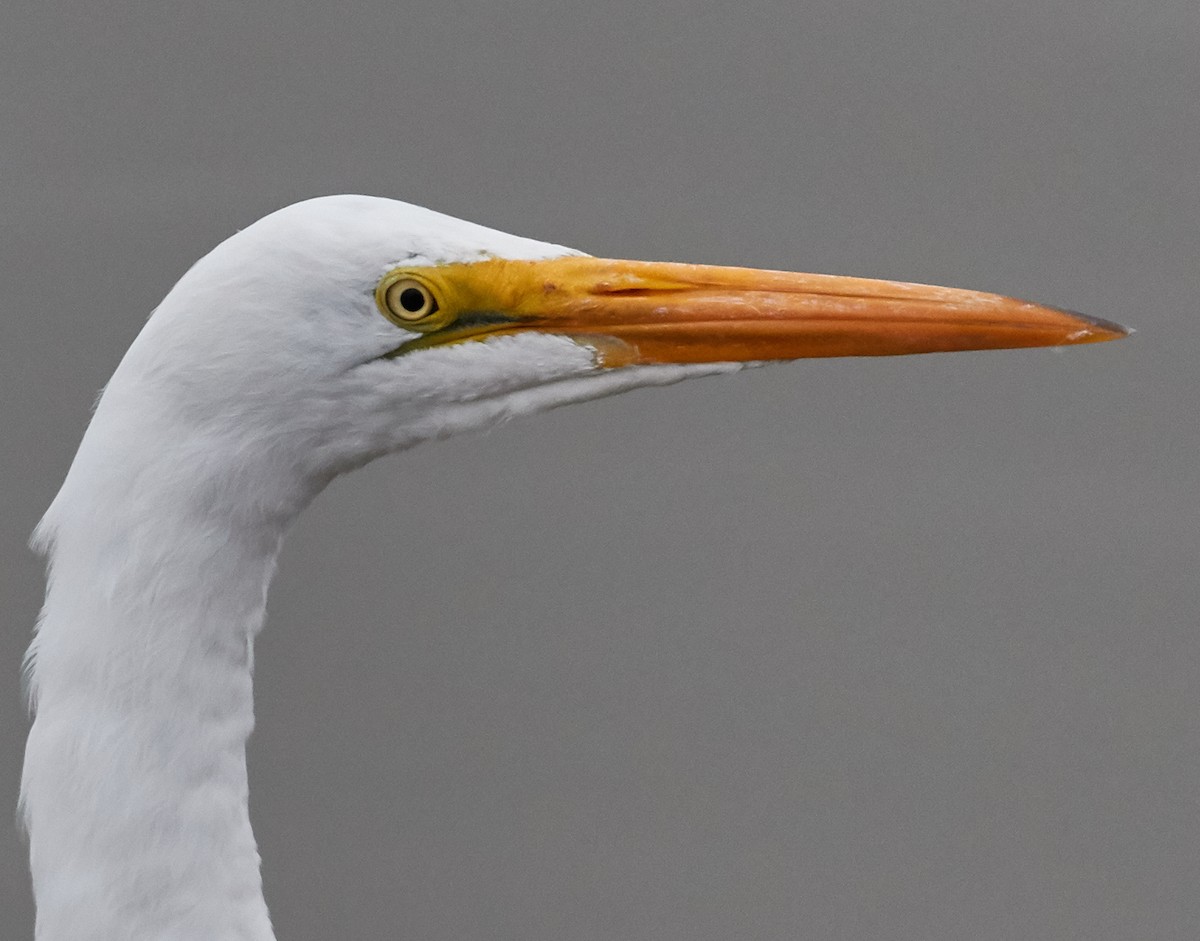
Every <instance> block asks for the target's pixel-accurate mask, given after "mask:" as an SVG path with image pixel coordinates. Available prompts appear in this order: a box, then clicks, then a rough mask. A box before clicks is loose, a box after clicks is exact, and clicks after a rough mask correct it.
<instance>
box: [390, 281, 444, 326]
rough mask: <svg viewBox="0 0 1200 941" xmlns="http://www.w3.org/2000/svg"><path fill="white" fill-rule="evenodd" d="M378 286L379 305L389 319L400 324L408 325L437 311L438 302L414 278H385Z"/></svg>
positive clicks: (430, 292) (427, 289)
mask: <svg viewBox="0 0 1200 941" xmlns="http://www.w3.org/2000/svg"><path fill="white" fill-rule="evenodd" d="M380 287H381V288H382V290H381V291H379V292H378V294H377V296H378V297H379V300H380V302H381V303H380V305H379V306H380V307H382V308H383V312H384V313H385V314H387V315H388V317H389V319H391V320H393V321H394V322H396V323H398V324H400V325H401V326H409V325H411V324H414V323H416V322H418V321H422V320H425V319H426V318H427V317H431V316H432V315H433V314H435V313H437V310H438V303H437V299H436V298H435V297H434V296H433V292H432V291H430V290H429V288H427V287H426V286H425V285H424V284H422V283H421V282H420V281H417V280H416V279H415V278H398V279H396V280H394V281H391V280H390V279H389V280H385V282H384V283H383V284H381V285H380Z"/></svg>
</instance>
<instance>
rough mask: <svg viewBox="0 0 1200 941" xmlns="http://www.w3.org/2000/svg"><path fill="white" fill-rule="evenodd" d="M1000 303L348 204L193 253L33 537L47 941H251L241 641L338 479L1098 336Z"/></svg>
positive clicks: (247, 659) (34, 759)
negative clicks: (688, 408) (580, 422)
mask: <svg viewBox="0 0 1200 941" xmlns="http://www.w3.org/2000/svg"><path fill="white" fill-rule="evenodd" d="M1125 332H1126V331H1125V330H1124V329H1123V328H1121V327H1119V326H1117V325H1116V324H1111V323H1106V322H1104V321H1099V320H1094V319H1091V318H1087V317H1083V316H1080V315H1078V314H1072V313H1068V312H1065V311H1060V310H1055V309H1052V308H1047V307H1040V306H1037V305H1034V304H1029V303H1024V302H1021V301H1015V300H1010V299H1007V298H1002V297H997V296H994V295H988V294H981V293H977V292H972V291H960V290H954V289H950V288H942V287H929V286H922V285H914V284H901V283H894V282H886V281H869V280H863V279H855V278H839V277H831V276H822V275H809V274H792V273H782V272H771V271H754V270H748V269H739V268H718V267H708V266H699V265H682V264H655V263H648V262H634V261H612V260H601V259H596V258H591V257H588V256H585V255H582V254H580V253H578V252H575V251H572V250H569V249H566V248H562V247H560V246H557V245H551V244H547V243H544V242H538V241H532V240H529V239H524V238H518V237H516V236H511V235H506V234H503V233H501V232H496V231H493V230H490V229H486V228H482V227H480V226H477V225H473V224H471V223H467V222H463V221H460V220H457V219H453V218H450V217H447V216H444V215H440V214H438V213H435V212H431V211H429V210H425V209H420V208H418V207H415V206H411V205H407V204H405V203H400V202H395V201H392V200H386V199H376V198H369V197H363V196H335V197H326V198H322V199H315V200H311V201H308V202H304V203H299V204H297V205H295V206H291V207H289V208H286V209H283V210H280V211H279V212H276V213H274V214H272V215H269V216H267V217H266V218H264V219H262V220H260V221H259V222H257V223H255V224H254V225H252V226H250V227H249V228H247V229H245V230H244V231H242V232H240V233H238V234H237V235H235V236H233V237H232V238H230V239H228V240H227V241H225V242H224V243H222V244H221V245H219V246H218V247H217V248H215V249H214V250H213V251H212V252H211V253H209V254H208V255H207V256H205V257H204V258H203V259H201V260H200V261H199V262H197V263H196V265H195V266H194V267H192V269H191V270H190V271H188V272H187V273H186V274H185V275H184V276H183V277H182V278H181V279H180V280H179V283H178V284H177V285H176V286H175V287H174V288H173V289H172V291H171V292H170V293H169V294H168V295H167V297H166V298H165V299H164V300H163V302H162V304H161V305H160V306H159V307H158V309H157V310H156V311H155V312H154V314H153V316H152V317H151V318H150V320H149V322H148V323H147V324H146V326H145V328H144V329H143V330H142V332H141V334H140V335H139V336H138V338H137V339H136V340H135V341H134V343H133V345H132V346H131V347H130V349H129V351H128V353H127V354H126V355H125V357H124V359H123V360H122V361H121V364H120V366H119V367H118V368H117V371H116V373H115V374H114V375H113V377H112V380H111V381H110V382H109V384H108V386H107V388H106V389H105V391H104V394H103V396H102V398H101V399H100V401H99V404H98V406H97V408H96V412H95V416H94V418H93V419H92V422H91V425H90V427H89V428H88V430H87V433H86V434H85V436H84V438H83V442H82V444H81V445H80V448H79V452H78V454H77V455H76V457H75V461H74V463H73V464H72V466H71V469H70V472H69V473H68V474H67V477H66V480H65V482H64V484H63V486H62V489H61V490H60V492H59V493H58V496H57V497H56V498H55V500H54V502H53V504H52V505H51V506H50V508H49V510H48V511H47V513H46V515H45V518H44V519H43V520H42V522H41V524H40V525H39V527H38V529H37V532H36V533H35V537H34V542H35V545H36V547H37V548H38V549H40V550H41V551H43V552H45V553H46V554H47V556H48V559H49V566H48V568H49V576H48V588H47V593H46V601H45V606H44V608H43V610H42V615H41V619H40V623H39V628H38V631H37V634H36V638H35V640H34V643H33V645H32V647H31V649H30V654H29V660H28V678H29V688H30V696H31V702H32V705H33V708H34V710H35V719H34V722H33V726H32V730H31V732H30V735H29V741H28V746H27V749H26V756H25V767H24V776H23V780H22V805H23V812H24V815H25V821H26V823H27V827H28V832H29V838H30V856H31V867H32V873H33V886H34V892H35V895H36V899H37V938H38V939H39V941H89V939H90V941H117V939H122V941H148V939H171V941H232V939H239V941H267V939H271V938H272V937H273V934H272V929H271V924H270V921H269V918H268V914H267V907H266V904H265V903H264V901H263V896H262V891H261V882H260V877H259V857H258V852H257V849H256V846H255V842H254V836H253V834H252V832H251V829H250V820H249V817H248V814H247V779H246V763H245V742H246V738H247V736H248V735H249V733H250V730H251V727H252V725H253V723H254V715H253V703H252V698H251V674H252V665H253V644H254V638H255V635H256V634H257V632H258V630H259V628H260V626H261V624H262V620H263V612H264V603H265V600H266V593H267V586H268V583H269V582H270V579H271V575H272V572H273V570H274V567H275V558H276V554H277V552H278V550H279V545H280V540H281V539H282V538H283V535H284V532H285V531H286V530H287V528H288V525H289V524H290V523H291V522H292V520H293V519H295V517H296V515H297V514H298V513H299V512H300V511H301V510H303V509H304V507H305V506H306V505H307V504H308V502H309V501H310V500H312V499H313V497H314V496H315V495H316V494H317V493H318V492H319V491H320V490H321V489H322V488H323V487H324V486H325V485H326V484H327V483H328V482H329V481H330V480H331V479H332V478H333V477H335V476H336V475H338V474H340V473H343V472H345V471H348V470H350V469H352V468H354V467H357V466H359V465H362V464H364V463H365V462H367V461H369V460H371V459H372V458H375V457H378V456H379V455H382V454H385V453H388V452H391V451H396V450H400V449H403V448H407V447H410V446H412V445H414V444H417V443H418V442H421V441H425V440H427V439H431V438H442V437H445V436H447V435H452V434H455V433H457V432H460V431H467V430H470V429H478V428H483V427H486V426H489V425H492V424H494V423H496V422H498V421H500V420H502V419H505V418H508V417H511V416H516V415H525V414H529V413H533V412H538V411H542V410H544V409H549V408H553V407H556V406H559V405H565V404H567V403H570V402H579V401H583V400H587V399H594V398H598V397H600V396H605V395H611V394H613V393H616V392H621V391H624V390H626V389H633V388H636V387H640V386H652V385H665V384H668V383H673V382H677V381H679V380H681V379H685V378H688V377H692V376H704V375H711V374H714V373H725V372H731V371H734V370H736V369H739V368H741V367H742V366H743V365H744V364H746V363H748V362H754V361H762V360H779V359H792V358H796V357H806V356H845V355H884V354H896V353H918V352H930V351H945V350H967V349H986V348H999V347H1022V346H1044V345H1056V344H1073V343H1090V342H1096V341H1101V340H1109V339H1113V338H1116V337H1120V336H1123V335H1124V334H1125Z"/></svg>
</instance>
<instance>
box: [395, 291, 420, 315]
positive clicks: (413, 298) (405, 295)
mask: <svg viewBox="0 0 1200 941" xmlns="http://www.w3.org/2000/svg"><path fill="white" fill-rule="evenodd" d="M400 306H401V307H403V308H404V309H405V310H406V311H408V312H409V313H410V314H415V313H416V312H417V311H419V310H420V309H421V308H422V307H424V306H425V292H424V291H422V290H421V289H420V288H405V289H404V290H403V291H401V292H400Z"/></svg>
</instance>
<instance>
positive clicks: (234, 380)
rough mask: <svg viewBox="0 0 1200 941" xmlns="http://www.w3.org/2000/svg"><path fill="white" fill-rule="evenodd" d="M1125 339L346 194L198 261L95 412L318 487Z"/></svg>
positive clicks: (1007, 312) (867, 286) (1041, 310)
mask: <svg viewBox="0 0 1200 941" xmlns="http://www.w3.org/2000/svg"><path fill="white" fill-rule="evenodd" d="M1123 333H1124V331H1123V330H1122V329H1121V328H1119V327H1117V326H1116V325H1113V324H1108V323H1105V322H1102V321H1096V320H1092V319H1089V318H1085V317H1082V316H1079V315H1075V314H1070V313H1067V312H1064V311H1059V310H1055V309H1053V308H1046V307H1040V306H1037V305H1034V304H1029V303H1025V302H1021V301H1015V300H1011V299H1008V298H1001V297H998V296H995V295H989V294H982V293H978V292H973V291H961V290H955V289H950V288H940V287H930V286H924V285H913V284H903V283H897V282H887V281H869V280H864V279H858V278H840V277H832V276H825V275H805V274H792V273H785V272H768V271H755V270H749V269H740V268H717V267H712V266H700V265H683V264H659V263H651V262H631V261H613V260H605V259H595V258H591V257H588V256H585V255H582V254H580V253H578V252H576V251H573V250H571V249H567V248H563V247H562V246H558V245H553V244H549V243H545V242H538V241H534V240H531V239H525V238H519V237H516V236H512V235H507V234H504V233H501V232H497V231H494V230H492V229H487V228H484V227H482V226H478V225H474V224H471V223H468V222H464V221H461V220H458V219H453V218H450V217H448V216H444V215H441V214H439V213H435V212H431V211H429V210H426V209H421V208H418V207H415V206H411V205H408V204H406V203H401V202H396V201H393V200H387V199H377V198H372V197H365V196H333V197H325V198H321V199H314V200H310V201H307V202H303V203H299V204H296V205H294V206H291V207H288V208H286V209H283V210H280V211H279V212H276V213H274V214H272V215H269V216H267V217H266V218H264V219H262V220H260V221H259V222H257V223H255V224H254V225H252V226H250V227H249V228H247V229H245V230H244V231H242V232H239V233H238V234H237V235H235V236H233V237H232V238H230V239H228V240H227V241H225V242H224V243H222V244H221V245H219V246H218V247H217V248H216V249H214V250H213V251H212V252H211V253H209V254H208V255H207V256H206V257H205V258H203V259H201V260H200V261H199V262H198V263H197V264H196V265H195V266H194V267H193V268H192V269H191V270H190V271H188V272H187V274H185V275H184V277H183V278H182V279H181V280H180V281H179V283H178V284H177V285H176V286H175V288H174V289H173V290H172V291H171V293H170V294H169V295H168V296H167V298H166V299H165V300H164V301H163V303H162V305H161V306H160V307H159V309H158V310H157V311H156V312H155V314H154V316H153V317H152V318H151V320H150V323H149V324H148V325H147V327H146V329H145V330H144V331H143V333H142V335H141V336H140V337H139V338H138V340H137V341H136V343H135V344H134V346H133V347H132V348H131V350H130V352H129V354H128V356H127V357H126V361H125V362H124V363H123V364H122V366H121V368H120V370H118V373H117V375H116V376H114V378H113V382H112V384H111V385H110V387H109V390H108V392H107V394H106V396H105V399H104V402H103V403H102V405H101V408H102V409H104V408H106V407H107V405H108V404H109V402H110V400H114V401H117V400H120V399H121V398H123V397H125V396H127V395H137V396H138V397H139V399H140V400H141V403H142V404H141V407H140V408H139V409H134V410H132V412H131V414H133V415H136V416H138V420H140V421H143V422H145V421H153V420H154V416H155V415H156V414H157V415H160V416H161V417H162V418H163V422H162V424H161V425H160V426H159V427H160V430H161V429H170V434H171V435H172V436H175V437H179V436H181V435H183V436H188V435H190V436H191V441H192V445H193V447H194V448H195V450H196V453H197V456H198V459H201V460H211V459H214V458H212V457H211V455H218V454H219V455H222V456H223V459H224V460H230V459H233V460H242V461H246V462H251V461H257V462H262V461H266V462H268V463H269V464H271V465H273V468H274V472H276V473H280V474H284V475H288V474H291V475H299V476H300V477H302V478H305V479H308V478H311V479H312V480H318V481H323V480H327V479H328V478H329V477H331V476H332V475H334V474H336V473H338V472H340V471H342V470H345V469H347V468H349V467H353V466H356V465H357V464H360V463H363V462H365V461H367V460H369V459H370V458H372V457H374V456H376V455H379V454H382V453H385V452H387V451H390V450H395V449H398V448H402V447H405V446H408V445H410V444H413V443H415V442H418V441H421V440H425V439H429V438H437V437H444V436H446V435H449V434H453V433H456V432H459V431H464V430H470V429H473V428H480V427H486V426H488V425H490V424H493V423H495V422H497V421H500V420H503V419H505V418H508V417H511V416H515V415H520V414H526V413H530V412H535V411H540V410H544V409H547V408H551V407H554V406H556V405H561V404H565V403H568V402H574V401H580V400H584V399H591V398H597V397H600V396H603V395H608V394H612V393H614V392H618V391H622V390H625V389H630V388H634V387H638V386H645V385H656V384H665V383H670V382H674V381H677V380H679V379H683V378H687V377H690V376H696V375H705V374H711V373H717V372H727V371H730V370H734V369H738V368H740V367H741V366H743V365H745V364H746V363H749V362H759V361H766V360H782V359H794V358H800V357H807V356H840V355H886V354H898V353H917V352H930V351H945V350H965V349H986V348H994V347H1015V346H1044V345H1057V344H1067V343H1086V342H1094V341H1098V340H1106V339H1112V338H1114V337H1117V336H1121V335H1123ZM215 436H219V437H221V438H222V439H223V441H222V445H221V447H219V448H218V447H215V446H213V442H212V440H211V439H212V438H213V437H215Z"/></svg>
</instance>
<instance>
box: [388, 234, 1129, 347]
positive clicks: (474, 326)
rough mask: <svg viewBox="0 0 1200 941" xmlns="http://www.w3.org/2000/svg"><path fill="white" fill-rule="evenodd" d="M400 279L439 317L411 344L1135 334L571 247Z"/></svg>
mask: <svg viewBox="0 0 1200 941" xmlns="http://www.w3.org/2000/svg"><path fill="white" fill-rule="evenodd" d="M395 277H403V278H410V277H415V278H418V279H419V280H420V281H421V282H422V283H423V284H427V285H428V287H429V290H430V291H431V292H432V295H433V297H434V298H435V300H436V304H435V305H433V306H434V307H435V308H436V309H437V310H438V311H439V312H440V315H441V316H440V317H439V316H438V315H437V314H435V315H434V316H433V317H432V318H431V320H430V323H429V325H428V327H427V328H422V326H421V325H415V326H414V327H412V329H416V330H420V331H421V332H423V333H424V334H425V335H424V336H422V337H419V338H418V339H416V340H414V341H412V342H411V343H409V344H405V347H404V348H403V349H407V348H419V347H426V346H433V345H440V344H442V343H446V342H458V341H462V340H468V339H476V338H482V337H484V336H488V335H494V334H505V333H516V332H521V331H526V330H538V331H541V332H544V333H554V334H560V335H564V336H568V337H571V338H573V339H575V340H577V341H579V342H582V343H586V344H588V345H591V346H593V347H594V348H595V349H596V350H597V351H598V355H599V356H600V358H601V360H602V362H603V363H604V364H605V365H610V366H618V365H629V364H638V363H712V362H736V361H754V360H784V359H800V358H805V357H818V356H894V355H901V354H907V353H933V352H947V351H953V350H988V349H1008V348H1017V347H1032V346H1065V345H1072V344H1078V343H1097V342H1101V341H1104V340H1114V339H1118V338H1120V337H1123V336H1126V335H1127V334H1128V333H1129V331H1128V330H1126V329H1125V328H1124V327H1122V326H1120V325H1119V324H1115V323H1110V322H1108V321H1105V320H1099V319H1096V318H1093V317H1087V316H1085V315H1083V314H1076V313H1073V312H1071V311H1066V310H1059V309H1058V308H1055V307H1045V306H1042V305H1040V304H1033V303H1030V302H1028V301H1020V300H1014V299H1013V298H1009V297H1002V296H1000V295H997V294H986V293H982V292H980V291H969V290H962V289H959V288H947V287H936V286H932V285H925V284H909V283H905V282H899V281H876V280H870V279H866V278H849V277H839V276H834V275H822V274H800V273H793V272H785V271H762V270H757V269H751V268H724V267H716V266H710V265H690V264H673V263H660V262H644V261H618V260H611V259H601V258H590V257H575V256H568V257H563V258H555V259H550V260H545V261H509V260H501V259H489V260H486V261H480V262H475V263H470V264H457V265H443V266H440V267H436V268H425V269H409V270H407V271H397V272H393V273H392V274H391V275H389V278H395ZM386 283H387V279H385V282H384V283H382V284H381V285H380V289H381V291H382V290H383V289H384V287H385V285H386ZM405 283H410V282H409V281H405ZM378 296H380V297H381V298H382V297H383V295H378ZM380 303H381V305H382V304H383V303H384V301H383V300H382V299H381V301H380ZM385 312H386V311H385ZM398 352H399V351H398Z"/></svg>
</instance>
